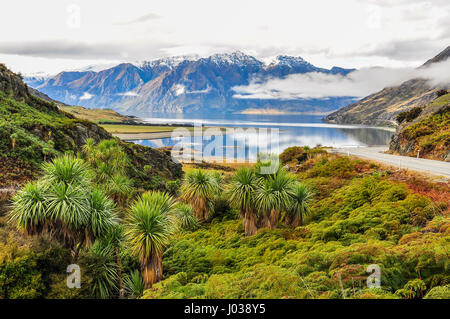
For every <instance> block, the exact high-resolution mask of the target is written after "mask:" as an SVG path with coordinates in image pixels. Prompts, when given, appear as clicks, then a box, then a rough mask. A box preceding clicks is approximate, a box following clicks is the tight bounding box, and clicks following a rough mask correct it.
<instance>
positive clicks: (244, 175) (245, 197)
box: [226, 167, 260, 236]
mask: <svg viewBox="0 0 450 319" xmlns="http://www.w3.org/2000/svg"><path fill="white" fill-rule="evenodd" d="M259 183H260V179H259V178H258V177H257V176H256V174H255V172H254V171H253V170H251V169H248V168H245V167H242V168H240V169H238V170H237V171H236V173H235V174H234V176H233V177H232V179H231V181H230V184H229V186H228V188H227V190H226V194H227V195H228V198H229V200H230V202H231V203H232V204H233V205H234V206H236V207H238V208H239V212H240V215H241V217H242V218H243V225H244V232H245V235H246V236H251V235H254V234H256V232H257V230H258V213H257V211H256V209H255V193H256V190H257V189H258V185H259Z"/></svg>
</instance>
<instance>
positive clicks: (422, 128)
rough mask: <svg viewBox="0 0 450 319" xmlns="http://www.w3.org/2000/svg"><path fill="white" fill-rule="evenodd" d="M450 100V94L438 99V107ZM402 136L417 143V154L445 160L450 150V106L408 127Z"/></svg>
mask: <svg viewBox="0 0 450 319" xmlns="http://www.w3.org/2000/svg"><path fill="white" fill-rule="evenodd" d="M448 100H450V94H447V95H444V96H442V97H440V98H438V99H437V100H436V102H435V103H436V105H437V104H441V103H444V102H445V101H448ZM402 135H403V136H404V138H405V139H408V140H414V141H415V148H414V151H415V152H417V151H420V152H421V153H422V154H423V155H427V154H432V156H434V157H438V158H440V159H443V157H444V156H445V155H446V154H447V152H448V150H449V149H450V104H446V105H445V106H442V107H441V109H440V110H439V111H437V112H435V113H433V114H431V115H429V116H427V117H425V118H424V119H421V120H420V121H419V122H417V123H414V124H412V125H410V126H408V127H407V128H405V130H404V131H403V133H402Z"/></svg>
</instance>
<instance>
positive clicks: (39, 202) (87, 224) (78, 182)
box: [9, 155, 115, 258]
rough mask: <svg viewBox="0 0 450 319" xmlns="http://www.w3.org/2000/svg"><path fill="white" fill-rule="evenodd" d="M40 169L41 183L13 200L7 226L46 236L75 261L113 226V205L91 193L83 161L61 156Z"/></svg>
mask: <svg viewBox="0 0 450 319" xmlns="http://www.w3.org/2000/svg"><path fill="white" fill-rule="evenodd" d="M43 169H44V172H45V175H44V176H43V178H42V180H41V181H39V182H37V183H29V184H27V185H26V186H25V187H24V188H23V189H22V190H21V191H20V192H19V193H18V194H17V195H16V196H15V197H14V200H13V209H12V211H11V213H10V215H9V217H10V222H11V223H14V224H15V225H16V226H17V228H19V229H20V230H23V231H26V232H27V233H30V234H36V233H40V232H43V231H46V232H48V233H49V234H50V235H51V236H52V237H54V238H56V239H58V240H60V241H61V242H62V243H63V244H64V245H66V246H67V247H69V248H70V249H71V250H72V256H73V257H74V258H76V257H77V255H78V251H79V249H80V248H81V247H82V246H83V245H89V244H90V243H91V242H93V241H94V240H95V239H96V238H99V237H101V236H103V235H104V234H105V232H106V230H107V229H109V228H110V227H111V225H113V224H115V218H114V205H113V203H112V202H111V201H110V200H109V199H108V198H107V197H106V195H105V194H103V192H101V191H98V190H95V189H94V190H92V187H91V185H90V180H89V177H90V176H91V175H90V172H89V169H88V167H87V165H86V164H85V163H84V161H83V160H81V159H78V158H74V157H72V156H69V155H64V156H61V157H58V158H55V159H54V160H53V162H51V163H45V164H44V165H43Z"/></svg>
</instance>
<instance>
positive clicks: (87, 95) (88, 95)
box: [80, 92, 94, 100]
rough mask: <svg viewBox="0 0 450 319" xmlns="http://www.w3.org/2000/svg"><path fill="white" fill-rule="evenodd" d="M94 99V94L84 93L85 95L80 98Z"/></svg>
mask: <svg viewBox="0 0 450 319" xmlns="http://www.w3.org/2000/svg"><path fill="white" fill-rule="evenodd" d="M93 97H94V95H93V94H89V93H88V92H84V94H83V95H82V96H81V97H80V100H90V99H92V98H93Z"/></svg>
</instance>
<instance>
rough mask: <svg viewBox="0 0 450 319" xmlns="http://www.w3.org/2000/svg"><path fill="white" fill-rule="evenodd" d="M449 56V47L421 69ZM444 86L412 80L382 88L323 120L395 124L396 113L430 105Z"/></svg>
mask: <svg viewBox="0 0 450 319" xmlns="http://www.w3.org/2000/svg"><path fill="white" fill-rule="evenodd" d="M449 57H450V46H449V47H447V48H446V49H445V50H444V51H442V52H441V53H439V54H438V55H437V56H435V57H434V58H432V59H430V60H428V61H427V62H426V63H425V64H424V65H423V66H422V67H421V68H426V67H428V66H430V65H431V64H433V63H437V62H442V61H445V60H446V59H448V58H449ZM446 88H448V87H433V86H431V85H430V84H429V83H428V82H427V81H426V80H424V79H411V80H409V81H406V82H403V83H402V84H400V85H399V86H394V87H388V88H385V89H383V90H381V91H380V92H377V93H374V94H371V95H369V96H367V97H365V98H363V99H362V100H360V101H358V102H356V103H353V104H350V105H348V106H346V107H344V108H342V109H340V110H338V111H336V112H334V113H331V114H330V115H328V116H327V117H326V118H325V121H327V122H329V123H336V124H364V125H376V126H393V127H395V126H397V122H396V117H397V115H398V114H399V113H401V112H403V111H408V110H410V109H412V108H414V107H422V106H424V105H427V104H429V103H430V102H431V101H433V100H434V99H435V98H437V97H438V92H439V90H440V89H446Z"/></svg>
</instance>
